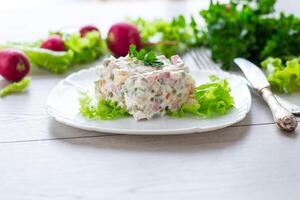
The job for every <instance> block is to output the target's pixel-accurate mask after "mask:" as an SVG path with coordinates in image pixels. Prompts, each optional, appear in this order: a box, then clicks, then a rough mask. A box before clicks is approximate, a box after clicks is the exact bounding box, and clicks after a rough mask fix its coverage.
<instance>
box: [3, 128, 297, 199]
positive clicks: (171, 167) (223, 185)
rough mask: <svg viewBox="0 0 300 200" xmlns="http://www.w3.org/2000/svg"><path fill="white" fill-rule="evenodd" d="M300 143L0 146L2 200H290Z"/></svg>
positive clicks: (272, 139) (188, 139) (272, 131)
mask: <svg viewBox="0 0 300 200" xmlns="http://www.w3.org/2000/svg"><path fill="white" fill-rule="evenodd" d="M299 144H300V137H299V131H298V132H297V134H295V135H292V136H287V135H284V134H282V133H281V132H280V131H278V130H277V128H275V127H274V126H272V125H262V126H252V127H235V128H227V129H224V130H220V131H216V132H212V133H202V134H191V135H177V136H126V135H122V136H101V137H97V138H95V137H94V138H85V139H83V138H80V139H65V140H50V141H49V140H45V141H39V142H18V143H6V144H5V143H2V144H0V160H1V164H0V171H1V173H0V180H1V181H0V184H1V187H0V199H5V200H10V199H19V200H23V199H24V200H25V199H31V200H35V199H38V200H43V199H49V200H50V199H51V200H53V199H55V200H73V199H151V200H152V199H173V200H177V199H189V200H192V199H223V200H227V199H228V200H232V199H243V200H248V199H249V200H253V199H274V200H276V199H287V198H288V199H289V200H298V199H299V196H300V190H299V186H300V172H299V168H300V161H299V157H300V148H299Z"/></svg>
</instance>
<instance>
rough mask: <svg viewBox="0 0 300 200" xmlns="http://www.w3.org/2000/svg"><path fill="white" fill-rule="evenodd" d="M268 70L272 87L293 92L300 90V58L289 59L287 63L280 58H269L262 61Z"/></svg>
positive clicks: (280, 90)
mask: <svg viewBox="0 0 300 200" xmlns="http://www.w3.org/2000/svg"><path fill="white" fill-rule="evenodd" d="M261 64H262V67H263V69H265V70H266V74H267V78H268V81H269V82H270V84H271V86H272V89H274V90H276V91H279V92H283V93H291V92H294V91H299V90H300V59H299V58H294V59H291V60H288V61H287V62H286V64H285V65H284V63H283V62H282V60H281V59H280V58H272V57H270V58H268V59H266V60H264V61H263V62H262V63H261Z"/></svg>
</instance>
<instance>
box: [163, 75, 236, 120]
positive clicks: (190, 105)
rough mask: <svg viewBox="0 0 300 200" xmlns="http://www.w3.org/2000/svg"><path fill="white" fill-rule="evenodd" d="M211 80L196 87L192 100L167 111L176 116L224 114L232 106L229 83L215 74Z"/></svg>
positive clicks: (232, 100)
mask: <svg viewBox="0 0 300 200" xmlns="http://www.w3.org/2000/svg"><path fill="white" fill-rule="evenodd" d="M211 81H212V82H209V83H206V84H203V85H199V86H198V87H196V89H195V93H194V99H193V101H191V102H187V103H185V104H183V105H182V107H181V108H180V109H179V110H177V111H175V112H171V111H168V112H167V113H168V114H169V115H171V116H176V117H182V116H184V114H187V113H189V114H193V115H198V116H201V117H213V116H216V115H225V114H226V113H227V112H228V111H229V110H230V109H231V108H232V107H233V106H234V99H233V97H232V96H231V94H230V87H229V84H228V82H227V80H226V79H219V78H218V77H216V76H211Z"/></svg>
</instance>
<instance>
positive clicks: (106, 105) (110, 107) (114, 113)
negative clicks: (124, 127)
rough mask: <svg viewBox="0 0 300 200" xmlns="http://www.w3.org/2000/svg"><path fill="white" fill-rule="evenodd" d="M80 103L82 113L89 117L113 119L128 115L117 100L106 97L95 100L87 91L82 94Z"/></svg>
mask: <svg viewBox="0 0 300 200" xmlns="http://www.w3.org/2000/svg"><path fill="white" fill-rule="evenodd" d="M79 104H80V109H79V110H80V113H81V114H82V115H83V116H84V117H86V118H88V119H94V120H97V119H101V120H113V119H117V118H120V117H124V116H128V113H127V111H126V110H125V109H124V108H121V107H119V106H118V105H117V103H116V102H112V101H108V100H104V99H101V100H98V102H93V100H92V98H91V97H89V96H88V95H87V94H86V93H83V94H81V97H80V98H79Z"/></svg>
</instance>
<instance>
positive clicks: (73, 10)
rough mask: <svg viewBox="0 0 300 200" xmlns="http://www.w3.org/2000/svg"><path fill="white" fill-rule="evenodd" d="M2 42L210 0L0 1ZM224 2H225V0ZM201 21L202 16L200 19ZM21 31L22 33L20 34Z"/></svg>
mask: <svg viewBox="0 0 300 200" xmlns="http://www.w3.org/2000/svg"><path fill="white" fill-rule="evenodd" d="M0 2H1V6H0V27H1V29H0V42H6V41H11V40H14V41H16V39H17V40H20V41H24V40H25V41H27V40H28V41H29V40H34V39H36V38H37V37H38V38H39V37H44V36H46V35H47V33H48V31H49V30H58V29H60V28H63V27H78V26H81V25H85V24H94V25H96V26H98V27H100V29H101V33H102V34H103V35H105V34H106V32H107V29H108V28H109V26H110V25H111V24H112V23H114V22H118V21H124V20H126V18H128V17H130V18H136V17H144V18H146V19H152V18H166V19H168V18H171V17H173V16H176V15H179V14H183V15H186V16H188V15H190V14H195V15H196V14H197V13H198V11H199V10H200V9H203V8H206V7H207V6H208V4H209V0H26V1H20V0H9V1H6V0H0ZM221 2H226V1H225V0H222V1H221ZM294 2H295V0H278V3H277V4H276V8H277V10H278V11H280V10H285V11H287V12H290V13H295V14H297V11H298V10H299V8H298V7H296V6H293V3H294ZM199 20H200V19H199ZM20 32H21V34H20Z"/></svg>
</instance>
